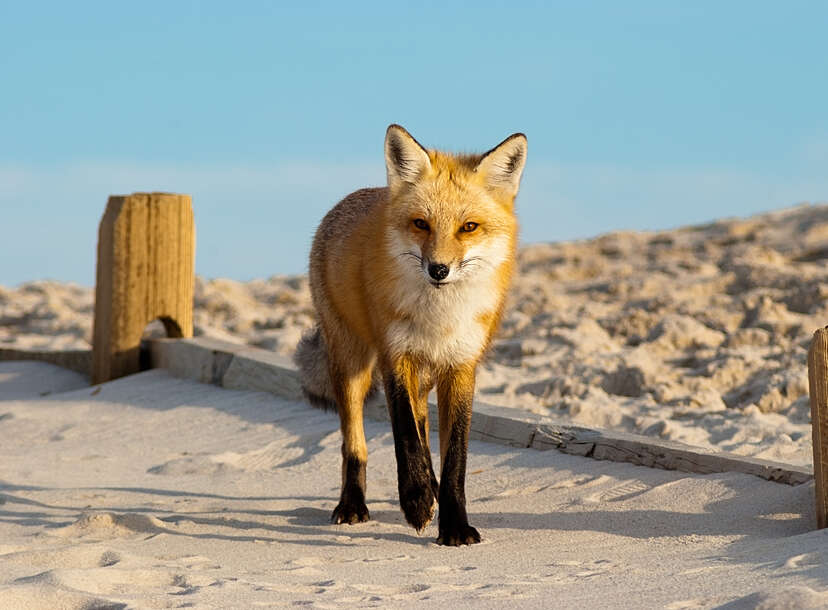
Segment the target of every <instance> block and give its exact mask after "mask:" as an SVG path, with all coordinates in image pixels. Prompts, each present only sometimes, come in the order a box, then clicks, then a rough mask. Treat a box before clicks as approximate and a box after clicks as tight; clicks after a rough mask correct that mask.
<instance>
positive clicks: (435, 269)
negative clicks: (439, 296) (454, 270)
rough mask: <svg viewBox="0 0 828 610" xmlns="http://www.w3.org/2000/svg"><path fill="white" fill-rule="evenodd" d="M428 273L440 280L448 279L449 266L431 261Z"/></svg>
mask: <svg viewBox="0 0 828 610" xmlns="http://www.w3.org/2000/svg"><path fill="white" fill-rule="evenodd" d="M428 274H429V275H430V276H431V277H432V278H434V279H435V280H437V281H438V282H439V281H441V280H444V279H446V277H447V276H448V274H449V268H448V267H447V266H446V265H442V264H440V263H431V264H430V265H429V266H428Z"/></svg>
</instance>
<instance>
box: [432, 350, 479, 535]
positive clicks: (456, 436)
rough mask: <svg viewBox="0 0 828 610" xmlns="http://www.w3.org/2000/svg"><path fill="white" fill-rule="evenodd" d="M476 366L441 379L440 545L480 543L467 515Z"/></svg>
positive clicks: (461, 369)
mask: <svg viewBox="0 0 828 610" xmlns="http://www.w3.org/2000/svg"><path fill="white" fill-rule="evenodd" d="M474 370H475V365H474V364H469V365H463V366H459V367H455V368H453V369H451V370H449V371H446V372H445V373H444V374H443V375H441V376H440V377H439V378H438V380H437V406H438V409H439V412H440V465H441V474H440V493H439V502H440V526H439V532H440V534H439V536H438V538H437V544H445V545H448V546H458V545H461V544H474V543H476V542H480V534H479V533H478V531H477V530H476V529H475V528H473V527H472V526H471V525H469V519H468V515H467V514H466V453H467V452H468V446H469V428H470V426H471V414H472V399H473V397H474Z"/></svg>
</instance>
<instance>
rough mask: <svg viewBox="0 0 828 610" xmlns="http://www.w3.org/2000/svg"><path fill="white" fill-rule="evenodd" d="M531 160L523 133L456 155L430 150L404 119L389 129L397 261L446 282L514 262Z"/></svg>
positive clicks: (391, 239) (435, 280)
mask: <svg viewBox="0 0 828 610" xmlns="http://www.w3.org/2000/svg"><path fill="white" fill-rule="evenodd" d="M525 163H526V136H524V135H523V134H522V133H516V134H513V135H511V136H509V137H508V138H506V139H505V140H503V142H501V143H500V144H498V145H497V146H495V147H494V148H492V149H491V150H490V151H489V152H487V153H484V154H482V155H453V154H448V153H443V152H440V151H436V150H426V149H425V148H423V147H422V146H421V145H420V143H419V142H417V140H415V139H414V138H413V137H412V136H411V134H409V133H408V132H407V131H406V130H405V129H403V128H402V127H400V126H399V125H391V126H390V127H388V131H387V132H386V135H385V165H386V170H387V174H388V190H389V195H390V200H389V205H388V208H387V210H386V213H387V215H388V216H387V218H388V220H389V225H390V226H389V234H388V239H389V246H390V250H391V254H392V256H394V257H395V258H396V259H397V260H396V262H397V264H398V265H400V266H402V267H403V268H404V269H406V270H409V271H410V270H413V269H417V270H419V272H421V273H422V279H423V280H424V281H427V282H430V283H431V284H432V285H433V286H435V287H437V288H440V287H442V286H445V285H448V284H452V283H454V282H461V281H463V280H466V279H470V278H472V277H475V276H479V275H481V274H485V275H488V273H487V272H492V271H495V270H497V269H498V268H499V267H500V266H501V265H502V264H503V263H505V262H507V261H511V259H512V258H513V256H514V249H515V244H516V234H517V220H516V219H515V215H514V200H515V196H516V195H517V192H518V186H519V185H520V177H521V174H522V173H523V166H524V164H525Z"/></svg>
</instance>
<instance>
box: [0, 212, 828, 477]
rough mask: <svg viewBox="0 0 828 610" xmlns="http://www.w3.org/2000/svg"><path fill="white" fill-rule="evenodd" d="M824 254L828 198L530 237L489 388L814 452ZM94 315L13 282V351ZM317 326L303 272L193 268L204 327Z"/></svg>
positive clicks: (280, 342) (744, 450)
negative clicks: (210, 272)
mask: <svg viewBox="0 0 828 610" xmlns="http://www.w3.org/2000/svg"><path fill="white" fill-rule="evenodd" d="M826 261H828V205H803V206H798V207H794V208H789V209H784V210H779V211H775V212H771V213H768V214H763V215H759V216H755V217H751V218H746V219H724V220H719V221H716V222H712V223H709V224H706V225H701V226H691V227H685V228H679V229H674V230H669V231H659V232H620V233H611V234H607V235H603V236H600V237H597V238H594V239H589V240H583V241H576V242H561V243H554V244H541V245H529V246H525V247H524V248H522V249H521V251H520V270H519V274H518V276H517V278H516V279H515V282H514V286H513V290H512V293H511V297H510V300H509V305H508V310H507V312H506V315H505V318H504V322H503V325H502V328H501V330H500V332H499V334H498V338H497V340H496V342H495V343H494V345H493V348H492V350H491V352H490V354H489V355H488V357H487V359H486V361H485V362H484V364H483V365H482V366H481V367H480V370H479V377H478V383H477V389H478V396H479V397H480V398H481V399H483V400H485V401H486V402H488V403H492V404H497V405H502V406H507V407H512V408H516V409H522V410H528V411H532V412H535V413H540V414H543V415H550V416H552V417H555V418H556V419H560V420H562V421H571V422H575V423H579V424H583V425H586V426H592V427H600V428H607V429H613V430H623V431H627V432H635V433H638V434H644V435H649V436H653V437H658V438H662V439H668V440H675V441H681V442H686V443H689V444H692V445H697V446H701V447H708V448H716V449H720V450H726V451H731V452H734V453H738V454H741V455H748V456H754V457H761V458H766V459H772V460H780V461H785V462H789V463H792V464H799V465H804V464H809V463H810V462H811V451H812V450H811V444H810V424H809V417H810V415H809V406H808V397H807V390H808V384H807V372H806V367H805V359H806V353H807V348H808V345H809V342H810V339H811V336H812V334H813V331H814V330H815V329H817V328H819V327H821V326H824V325H825V324H826V323H828V299H826V297H828V267H827V266H826ZM93 312H94V294H93V291H92V289H91V288H87V287H82V286H77V285H72V284H65V283H56V282H48V281H37V282H31V283H26V284H22V285H20V286H17V287H13V288H11V287H9V288H2V287H0V347H16V348H26V347H31V348H40V349H69V348H88V347H89V346H90V341H91V327H92V316H93ZM312 324H313V310H312V307H311V304H310V294H309V290H308V284H307V278H306V277H305V276H290V277H285V276H275V277H271V278H268V279H259V280H253V281H250V282H238V281H234V280H228V279H213V280H205V279H202V278H197V280H196V297H195V333H196V335H197V336H207V337H215V338H218V339H224V340H228V341H234V342H238V343H244V344H248V345H253V346H258V347H262V348H265V349H268V350H273V351H275V352H277V353H280V354H283V355H290V354H292V353H293V350H294V348H295V346H296V343H297V342H298V340H299V338H300V336H301V334H302V332H303V331H304V330H306V329H307V328H309V327H310V326H311V325H312ZM148 334H163V328H162V327H161V325H160V324H157V325H155V326H152V325H151V326H150V327H148Z"/></svg>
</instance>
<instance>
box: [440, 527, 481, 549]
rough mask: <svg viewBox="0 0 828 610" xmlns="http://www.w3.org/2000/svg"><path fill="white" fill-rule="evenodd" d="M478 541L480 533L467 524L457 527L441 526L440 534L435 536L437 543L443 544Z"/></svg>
mask: <svg viewBox="0 0 828 610" xmlns="http://www.w3.org/2000/svg"><path fill="white" fill-rule="evenodd" d="M478 542H480V533H479V532H478V531H477V530H476V529H474V528H473V527H472V526H471V525H468V524H466V525H460V526H457V527H446V528H442V527H441V528H440V535H439V536H438V537H437V544H442V545H444V546H461V545H464V544H477V543H478Z"/></svg>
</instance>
